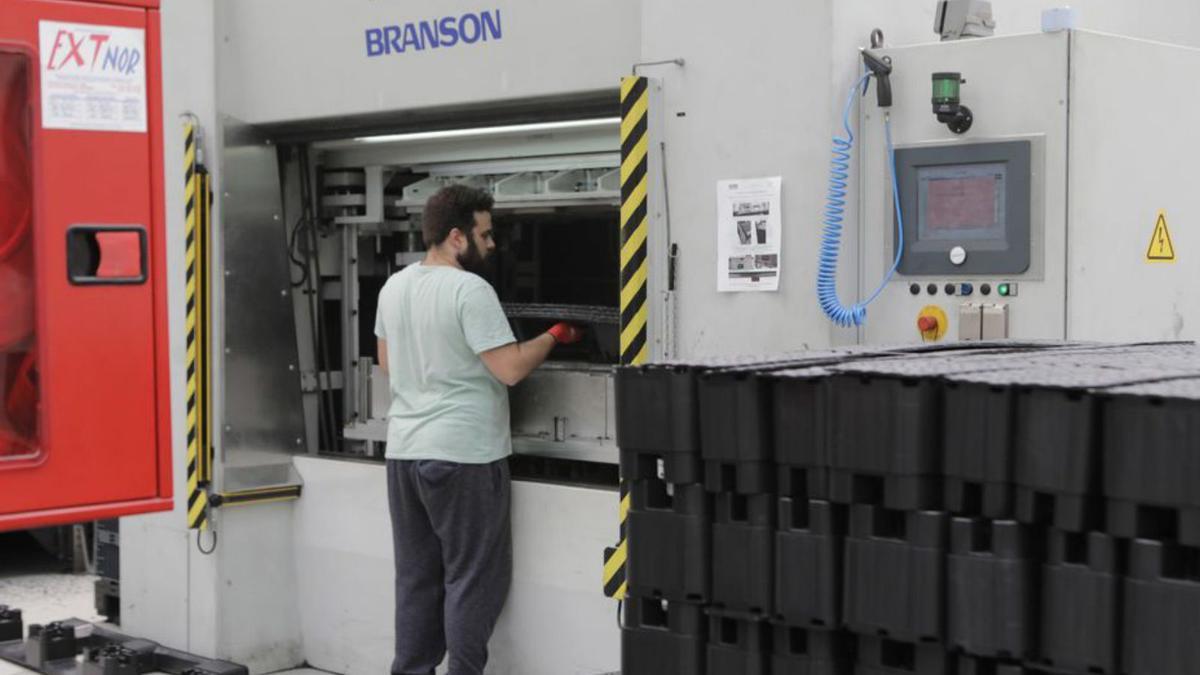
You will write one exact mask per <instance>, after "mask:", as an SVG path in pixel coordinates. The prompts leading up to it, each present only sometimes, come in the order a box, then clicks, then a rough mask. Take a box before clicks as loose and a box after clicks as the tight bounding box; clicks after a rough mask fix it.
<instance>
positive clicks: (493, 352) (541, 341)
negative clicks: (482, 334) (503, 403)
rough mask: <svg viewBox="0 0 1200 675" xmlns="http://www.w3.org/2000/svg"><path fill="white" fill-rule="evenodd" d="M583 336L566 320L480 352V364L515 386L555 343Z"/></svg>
mask: <svg viewBox="0 0 1200 675" xmlns="http://www.w3.org/2000/svg"><path fill="white" fill-rule="evenodd" d="M581 339H583V330H582V329H580V328H577V327H575V326H572V325H570V324H566V323H560V324H557V325H555V326H554V327H553V328H551V329H550V330H549V331H547V332H545V333H542V334H541V335H539V336H537V337H535V338H533V339H532V340H526V341H525V342H513V343H510V344H507V345H504V346H503V347H497V348H495V349H489V350H488V351H486V352H483V353H481V354H480V355H479V358H481V359H483V365H485V366H487V369H488V370H490V371H491V372H492V375H493V376H494V377H495V378H496V379H497V380H500V381H501V382H503V383H504V384H506V385H508V386H510V387H515V386H516V385H517V383H519V382H520V381H521V380H524V379H525V378H526V377H528V376H529V374H530V373H532V372H533V371H534V369H536V368H537V367H538V366H540V365H542V364H543V363H544V362H545V361H546V358H547V357H549V356H550V352H551V351H552V350H553V349H554V346H555V345H557V344H560V343H561V344H571V343H574V342H579V341H580V340H581Z"/></svg>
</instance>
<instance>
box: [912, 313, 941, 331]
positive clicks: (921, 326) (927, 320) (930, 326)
mask: <svg viewBox="0 0 1200 675" xmlns="http://www.w3.org/2000/svg"><path fill="white" fill-rule="evenodd" d="M937 329H938V320H937V317H936V316H921V317H917V330H919V331H921V332H922V333H932V332H935V331H937Z"/></svg>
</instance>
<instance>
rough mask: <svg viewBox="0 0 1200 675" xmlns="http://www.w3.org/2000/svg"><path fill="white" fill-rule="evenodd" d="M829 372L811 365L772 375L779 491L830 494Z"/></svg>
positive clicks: (815, 495) (816, 496)
mask: <svg viewBox="0 0 1200 675" xmlns="http://www.w3.org/2000/svg"><path fill="white" fill-rule="evenodd" d="M829 374H830V371H829V370H827V369H824V368H808V369H803V370H791V371H783V372H780V373H776V374H774V375H773V376H772V377H771V381H772V387H773V391H772V402H773V405H774V424H775V430H774V452H773V456H774V458H775V463H776V464H777V465H778V475H779V487H778V490H779V494H780V495H787V496H791V497H798V498H801V499H826V498H828V496H829V442H828V434H827V427H826V423H825V419H826V408H827V400H826V395H827V391H828V390H827V388H826V386H825V381H824V378H825V377H827V376H828V375H829Z"/></svg>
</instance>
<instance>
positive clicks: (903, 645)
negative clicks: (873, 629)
mask: <svg viewBox="0 0 1200 675" xmlns="http://www.w3.org/2000/svg"><path fill="white" fill-rule="evenodd" d="M857 641H858V649H857V654H858V659H857V664H856V665H855V667H854V672H855V673H856V674H857V675H906V674H908V673H917V674H918V675H954V657H953V656H952V655H951V654H950V653H949V652H947V651H946V648H945V646H943V645H941V644H938V643H929V642H902V641H898V640H891V639H888V638H882V637H878V636H873V635H859V636H857Z"/></svg>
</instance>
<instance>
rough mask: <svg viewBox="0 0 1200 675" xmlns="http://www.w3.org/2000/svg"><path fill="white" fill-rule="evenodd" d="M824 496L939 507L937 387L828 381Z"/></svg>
mask: <svg viewBox="0 0 1200 675" xmlns="http://www.w3.org/2000/svg"><path fill="white" fill-rule="evenodd" d="M828 387H829V408H828V410H829V417H830V422H829V423H830V425H831V428H830V432H829V433H830V435H829V439H830V440H829V444H830V475H829V496H830V499H831V500H832V501H836V502H840V503H844V504H853V503H873V504H877V505H880V506H884V507H887V508H890V509H904V510H929V509H937V508H939V507H940V506H941V502H942V483H941V474H942V454H941V441H942V439H941V432H940V429H941V414H942V411H941V402H940V388H939V386H938V383H937V382H935V381H933V380H929V379H898V378H892V377H878V376H872V375H870V374H868V373H855V374H841V375H835V376H834V377H832V378H830V379H829V381H828Z"/></svg>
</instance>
